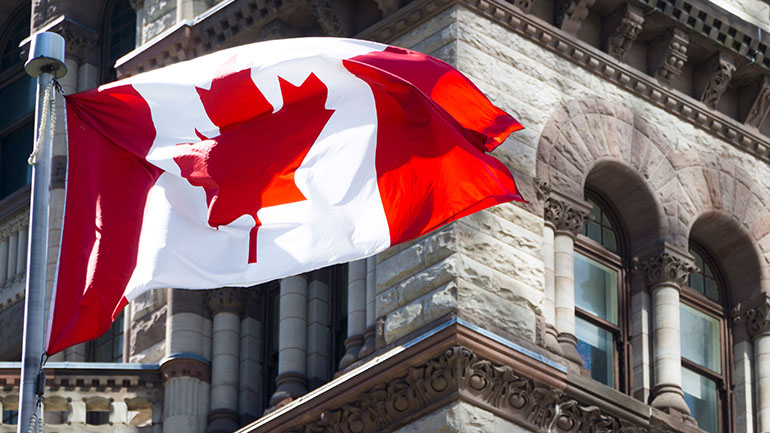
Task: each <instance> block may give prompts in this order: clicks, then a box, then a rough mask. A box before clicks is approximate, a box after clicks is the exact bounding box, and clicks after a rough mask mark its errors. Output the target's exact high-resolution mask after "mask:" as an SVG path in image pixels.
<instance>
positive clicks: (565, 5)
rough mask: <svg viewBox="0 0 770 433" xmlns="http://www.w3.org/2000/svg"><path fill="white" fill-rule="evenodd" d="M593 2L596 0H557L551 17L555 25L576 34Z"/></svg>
mask: <svg viewBox="0 0 770 433" xmlns="http://www.w3.org/2000/svg"><path fill="white" fill-rule="evenodd" d="M595 2H596V0H558V1H557V2H556V7H555V8H554V17H553V21H554V23H555V24H556V27H558V28H560V29H562V30H564V31H565V32H567V33H569V34H571V35H576V34H577V32H578V30H580V25H581V24H582V23H583V20H584V19H586V17H587V16H588V9H589V8H590V7H591V6H593V5H594V3H595Z"/></svg>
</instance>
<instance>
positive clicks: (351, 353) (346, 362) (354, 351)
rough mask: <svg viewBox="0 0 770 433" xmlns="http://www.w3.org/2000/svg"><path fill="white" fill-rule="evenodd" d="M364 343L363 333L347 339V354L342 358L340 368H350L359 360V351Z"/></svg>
mask: <svg viewBox="0 0 770 433" xmlns="http://www.w3.org/2000/svg"><path fill="white" fill-rule="evenodd" d="M363 345H364V336H363V335H354V336H352V337H348V338H347V339H346V340H345V356H343V357H342V359H341V360H340V367H339V369H340V370H344V369H346V368H348V367H349V366H350V365H351V364H353V363H354V362H356V361H358V352H359V351H360V350H361V346H363Z"/></svg>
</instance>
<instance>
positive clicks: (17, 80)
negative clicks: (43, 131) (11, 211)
mask: <svg viewBox="0 0 770 433" xmlns="http://www.w3.org/2000/svg"><path fill="white" fill-rule="evenodd" d="M29 21H30V7H29V4H26V5H24V6H23V7H21V8H19V9H18V10H17V12H16V13H14V14H13V15H12V16H11V18H10V19H9V20H8V22H7V25H3V28H4V29H5V31H4V32H3V33H2V34H0V48H1V49H2V52H1V53H0V101H2V103H0V199H3V198H5V197H7V196H9V195H11V194H12V193H14V192H15V191H18V190H19V189H20V188H22V187H23V186H24V185H26V184H28V183H29V182H30V181H31V179H32V168H31V167H30V166H29V165H28V164H27V158H28V157H29V154H30V153H31V152H32V140H33V111H34V109H35V83H34V81H33V79H32V77H30V76H29V75H27V74H26V73H24V61H23V59H22V58H21V50H20V49H19V43H20V42H21V41H22V40H23V39H24V38H26V37H27V36H28V35H29Z"/></svg>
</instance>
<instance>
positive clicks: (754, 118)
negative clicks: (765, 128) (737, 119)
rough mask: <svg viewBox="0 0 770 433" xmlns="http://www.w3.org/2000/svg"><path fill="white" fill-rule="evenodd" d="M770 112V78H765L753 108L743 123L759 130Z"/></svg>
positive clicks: (752, 105)
mask: <svg viewBox="0 0 770 433" xmlns="http://www.w3.org/2000/svg"><path fill="white" fill-rule="evenodd" d="M768 112H770V77H767V76H765V77H763V78H762V80H761V81H760V84H759V86H758V89H757V90H756V92H755V94H754V97H753V102H752V104H751V108H750V109H749V112H748V114H746V119H745V120H744V122H743V123H745V124H746V125H748V126H753V127H755V128H759V127H760V125H762V122H764V120H765V118H766V117H767V114H768Z"/></svg>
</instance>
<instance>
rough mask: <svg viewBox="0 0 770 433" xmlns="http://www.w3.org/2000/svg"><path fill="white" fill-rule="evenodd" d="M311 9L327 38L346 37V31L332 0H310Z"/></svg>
mask: <svg viewBox="0 0 770 433" xmlns="http://www.w3.org/2000/svg"><path fill="white" fill-rule="evenodd" d="M310 7H311V8H312V9H313V14H314V15H315V17H316V19H318V22H319V23H320V24H321V27H322V28H323V29H324V32H325V33H326V35H327V36H345V30H344V29H343V27H342V23H340V20H339V17H338V16H337V13H336V12H335V11H334V6H332V3H331V1H330V0H310Z"/></svg>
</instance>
